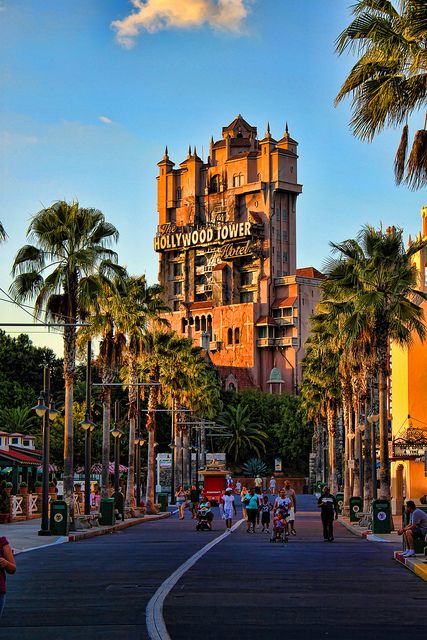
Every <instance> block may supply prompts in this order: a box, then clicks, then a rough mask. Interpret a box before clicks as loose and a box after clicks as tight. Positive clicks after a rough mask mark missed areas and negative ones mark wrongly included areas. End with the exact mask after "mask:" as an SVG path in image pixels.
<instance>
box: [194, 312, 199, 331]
mask: <svg viewBox="0 0 427 640" xmlns="http://www.w3.org/2000/svg"><path fill="white" fill-rule="evenodd" d="M194 328H195V330H196V331H200V318H199V316H196V317H195V321H194Z"/></svg>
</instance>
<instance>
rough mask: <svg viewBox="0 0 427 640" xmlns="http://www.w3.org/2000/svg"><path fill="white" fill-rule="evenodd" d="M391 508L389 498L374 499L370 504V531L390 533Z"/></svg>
mask: <svg viewBox="0 0 427 640" xmlns="http://www.w3.org/2000/svg"><path fill="white" fill-rule="evenodd" d="M391 524H392V523H391V508H390V501H389V500H374V502H373V505H372V531H373V532H374V533H391Z"/></svg>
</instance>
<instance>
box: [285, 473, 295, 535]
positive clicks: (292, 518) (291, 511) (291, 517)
mask: <svg viewBox="0 0 427 640" xmlns="http://www.w3.org/2000/svg"><path fill="white" fill-rule="evenodd" d="M285 495H286V497H287V498H289V500H290V501H291V503H292V505H291V508H290V509H289V524H290V525H291V534H292V535H293V536H296V535H297V532H296V531H295V514H296V511H297V496H296V493H295V491H294V489H292V486H291V482H290V480H286V481H285Z"/></svg>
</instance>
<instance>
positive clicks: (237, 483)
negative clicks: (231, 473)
mask: <svg viewBox="0 0 427 640" xmlns="http://www.w3.org/2000/svg"><path fill="white" fill-rule="evenodd" d="M241 490H242V483H241V482H240V480H238V481H237V482H236V494H237V495H239V493H240V492H241Z"/></svg>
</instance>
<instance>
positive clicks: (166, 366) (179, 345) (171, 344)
mask: <svg viewBox="0 0 427 640" xmlns="http://www.w3.org/2000/svg"><path fill="white" fill-rule="evenodd" d="M141 370H142V376H143V377H144V378H145V379H146V380H148V381H150V382H160V384H161V387H159V386H155V385H153V386H151V387H150V392H149V396H148V412H147V424H146V427H147V431H148V463H147V496H146V502H147V509H153V505H154V469H155V455H154V442H155V429H156V410H157V407H158V404H159V401H160V399H162V400H164V401H165V402H166V403H168V404H169V406H171V407H173V408H175V407H178V411H176V412H175V411H173V418H174V419H175V417H176V414H177V413H178V414H179V413H180V412H179V407H183V408H184V407H185V408H187V409H189V410H191V411H193V412H195V413H197V414H198V415H200V416H202V417H207V418H209V417H213V415H214V414H215V413H216V412H217V411H218V407H219V405H220V385H219V381H218V378H217V377H216V376H215V375H214V372H213V369H212V367H211V366H210V365H209V364H208V363H207V362H206V360H205V359H204V358H203V356H202V351H201V349H200V348H198V347H194V346H193V344H192V341H191V340H189V339H187V338H182V337H180V336H178V335H177V334H176V333H173V332H170V331H167V332H166V331H160V332H159V331H158V332H152V333H150V334H148V335H147V336H146V338H145V348H144V351H143V352H142V354H141ZM184 415H185V414H183V412H181V415H180V417H182V418H184ZM180 424H181V426H182V441H181V435H179V436H178V435H177V433H176V429H174V432H175V434H176V440H177V442H178V445H179V447H181V446H183V447H184V448H185V449H186V450H188V445H189V442H188V436H189V432H188V429H187V428H186V427H185V420H184V419H182V420H181V421H180ZM175 444H176V443H175ZM187 459H188V456H186V460H187ZM176 462H177V476H178V477H179V475H180V472H181V468H180V465H181V454H180V449H179V450H178V451H177V452H176ZM185 466H186V469H185V471H186V473H185V474H184V476H187V478H188V476H189V474H190V469H189V468H187V465H186V464H185Z"/></svg>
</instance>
